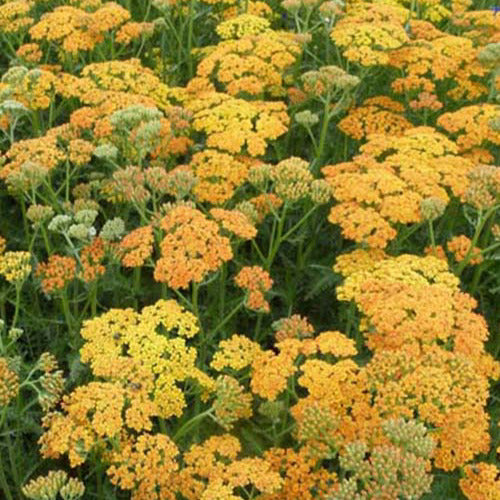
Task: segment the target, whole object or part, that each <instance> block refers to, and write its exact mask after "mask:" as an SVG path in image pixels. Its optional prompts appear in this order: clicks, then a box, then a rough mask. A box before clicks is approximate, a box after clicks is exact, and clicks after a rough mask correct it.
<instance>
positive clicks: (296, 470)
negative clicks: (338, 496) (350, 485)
mask: <svg viewBox="0 0 500 500" xmlns="http://www.w3.org/2000/svg"><path fill="white" fill-rule="evenodd" d="M264 457H265V459H266V460H267V461H268V462H269V463H270V464H271V468H272V470H274V471H276V472H278V473H279V474H280V475H281V477H282V478H283V486H282V489H281V490H280V491H279V492H277V493H274V494H268V495H263V496H262V500H288V499H291V498H301V499H303V500H314V499H315V498H318V495H321V497H324V498H326V495H328V493H330V492H331V487H332V485H333V484H334V483H335V482H336V481H337V475H336V474H335V473H331V472H328V471H327V470H326V469H324V468H322V467H318V462H319V460H317V459H314V458H312V457H310V456H309V455H308V453H307V450H306V449H301V450H299V451H298V452H297V451H295V450H293V449H292V448H271V449H270V450H268V451H266V452H265V454H264Z"/></svg>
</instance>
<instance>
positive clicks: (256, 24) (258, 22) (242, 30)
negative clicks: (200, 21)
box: [215, 13, 271, 40]
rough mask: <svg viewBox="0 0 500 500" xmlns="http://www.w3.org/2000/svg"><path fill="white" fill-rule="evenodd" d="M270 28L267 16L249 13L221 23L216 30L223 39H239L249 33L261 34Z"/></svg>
mask: <svg viewBox="0 0 500 500" xmlns="http://www.w3.org/2000/svg"><path fill="white" fill-rule="evenodd" d="M270 28H271V23H270V22H269V20H268V19H266V18H265V17H259V16H255V15H253V14H249V13H247V14H240V15H239V16H236V17H233V18H231V19H229V20H227V21H223V22H221V23H219V24H218V25H217V27H216V28H215V31H216V33H217V34H218V35H219V36H220V37H221V38H222V40H237V39H239V38H243V37H246V36H248V35H260V34H261V33H264V32H266V31H269V30H270Z"/></svg>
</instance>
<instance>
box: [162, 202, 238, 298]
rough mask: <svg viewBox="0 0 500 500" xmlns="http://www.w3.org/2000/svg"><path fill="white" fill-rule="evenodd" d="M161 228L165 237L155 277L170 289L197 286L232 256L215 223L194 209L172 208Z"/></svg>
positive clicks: (183, 206) (179, 206)
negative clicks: (193, 283)
mask: <svg viewBox="0 0 500 500" xmlns="http://www.w3.org/2000/svg"><path fill="white" fill-rule="evenodd" d="M161 228H162V229H163V230H164V231H165V233H166V234H165V237H164V238H163V240H162V242H161V244H160V249H161V257H160V259H158V261H157V262H156V267H155V271H154V277H155V279H156V281H160V282H164V283H167V284H168V286H170V287H172V288H187V287H188V286H189V283H190V282H195V283H199V282H200V281H202V280H203V278H204V277H205V276H206V275H207V273H209V272H210V271H215V270H217V269H218V268H219V266H220V265H221V264H222V263H223V262H226V261H228V260H230V259H231V258H232V256H233V253H232V250H231V245H230V243H229V239H228V238H227V237H225V236H221V235H220V233H219V226H218V225H217V223H216V222H214V221H211V220H209V219H207V217H206V216H205V215H203V213H202V212H200V211H199V210H197V209H195V208H192V207H189V206H186V205H178V206H176V207H174V208H172V209H171V210H170V211H169V212H168V213H167V214H166V215H165V217H163V219H162V220H161Z"/></svg>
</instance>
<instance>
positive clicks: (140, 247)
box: [119, 226, 154, 267]
mask: <svg viewBox="0 0 500 500" xmlns="http://www.w3.org/2000/svg"><path fill="white" fill-rule="evenodd" d="M153 243H154V235H153V227H152V226H144V227H139V228H137V229H134V230H133V231H131V232H130V233H128V234H127V235H126V236H124V237H123V239H122V240H121V241H120V243H119V251H120V252H123V255H122V257H121V261H122V264H123V265H124V266H125V267H141V266H143V265H144V263H145V262H146V259H148V258H149V257H151V254H152V253H153Z"/></svg>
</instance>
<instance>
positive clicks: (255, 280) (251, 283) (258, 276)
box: [234, 266, 273, 312]
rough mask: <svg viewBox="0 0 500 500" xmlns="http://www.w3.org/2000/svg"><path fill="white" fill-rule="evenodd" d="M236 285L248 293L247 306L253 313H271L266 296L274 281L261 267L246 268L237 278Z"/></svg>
mask: <svg viewBox="0 0 500 500" xmlns="http://www.w3.org/2000/svg"><path fill="white" fill-rule="evenodd" d="M234 280H235V282H236V284H237V285H238V286H239V287H240V288H243V289H244V290H246V291H247V298H246V301H245V305H246V306H247V307H248V308H249V309H252V310H253V311H260V312H269V311H270V307H269V302H267V300H266V299H265V296H264V294H265V293H266V292H268V291H269V290H270V289H271V287H272V286H273V280H272V279H271V276H270V275H269V273H268V272H267V271H265V270H264V269H262V268H261V267H260V266H247V267H244V268H243V269H242V270H241V271H240V272H239V273H238V274H237V275H236V277H235V279H234Z"/></svg>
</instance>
